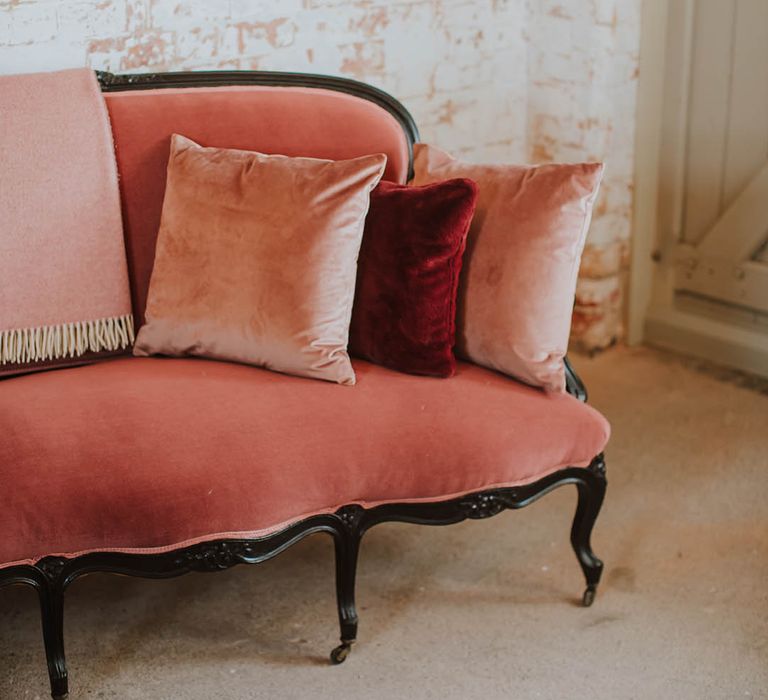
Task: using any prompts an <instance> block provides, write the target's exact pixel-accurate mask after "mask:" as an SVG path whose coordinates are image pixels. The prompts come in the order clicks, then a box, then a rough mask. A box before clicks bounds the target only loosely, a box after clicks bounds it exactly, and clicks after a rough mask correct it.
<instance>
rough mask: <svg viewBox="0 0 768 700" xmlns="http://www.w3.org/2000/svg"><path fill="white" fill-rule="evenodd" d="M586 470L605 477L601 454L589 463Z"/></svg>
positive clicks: (603, 461)
mask: <svg viewBox="0 0 768 700" xmlns="http://www.w3.org/2000/svg"><path fill="white" fill-rule="evenodd" d="M588 469H589V471H591V472H593V473H595V474H597V475H598V476H601V477H605V474H606V470H605V456H604V455H603V453H602V452H601V453H600V454H599V455H597V457H595V458H594V459H593V460H592V461H591V462H590V463H589V467H588Z"/></svg>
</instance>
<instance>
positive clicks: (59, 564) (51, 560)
mask: <svg viewBox="0 0 768 700" xmlns="http://www.w3.org/2000/svg"><path fill="white" fill-rule="evenodd" d="M66 563H67V560H66V559H64V558H62V557H46V558H45V559H41V560H40V561H39V562H37V564H36V566H37V568H38V569H40V571H42V572H43V575H44V576H45V578H47V579H48V581H49V582H51V583H55V582H56V581H58V580H59V578H60V576H61V572H62V571H63V570H64V566H65V565H66Z"/></svg>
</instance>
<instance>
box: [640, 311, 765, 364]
mask: <svg viewBox="0 0 768 700" xmlns="http://www.w3.org/2000/svg"><path fill="white" fill-rule="evenodd" d="M644 341H645V342H646V343H648V344H649V345H653V346H655V347H660V348H664V349H667V350H675V351H676V352H680V353H684V354H686V355H691V356H693V357H698V358H702V359H705V360H709V361H710V362H715V363H718V364H721V365H725V366H726V367H732V368H734V369H738V370H742V371H744V372H750V373H752V374H756V375H758V376H760V377H766V378H768V336H767V335H765V334H764V333H760V332H757V331H751V330H748V329H746V328H739V327H738V326H733V325H730V324H728V323H724V322H722V321H717V320H713V319H708V318H703V317H702V316H698V315H695V314H690V313H685V312H683V311H679V310H677V309H672V308H658V307H657V308H651V309H650V310H649V312H648V315H647V316H646V320H645V331H644Z"/></svg>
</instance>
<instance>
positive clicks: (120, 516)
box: [0, 357, 609, 565]
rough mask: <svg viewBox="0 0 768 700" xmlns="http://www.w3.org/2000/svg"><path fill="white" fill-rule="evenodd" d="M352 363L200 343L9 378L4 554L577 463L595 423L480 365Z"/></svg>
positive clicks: (510, 477) (140, 543)
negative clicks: (232, 352)
mask: <svg viewBox="0 0 768 700" xmlns="http://www.w3.org/2000/svg"><path fill="white" fill-rule="evenodd" d="M355 370H356V372H357V376H358V383H357V386H356V387H355V388H354V389H353V390H350V391H341V390H339V388H338V387H336V386H333V385H332V384H329V383H327V382H316V381H312V380H309V379H304V378H299V377H289V376H286V375H283V374H278V373H276V372H267V371H265V370H263V369H259V368H255V367H250V366H246V365H239V364H234V363H224V362H211V361H207V360H202V359H195V358H186V359H160V358H141V359H139V358H131V357H127V358H120V359H115V360H110V361H107V362H103V363H99V364H96V365H89V366H86V367H79V368H74V369H65V370H61V371H58V372H55V373H45V374H34V375H28V376H24V377H18V378H13V379H9V380H6V381H4V382H3V387H2V389H3V390H2V391H0V425H2V426H3V430H2V432H0V483H2V484H3V485H4V487H5V488H4V490H3V507H2V508H0V532H2V533H3V536H2V537H0V565H2V564H7V563H10V562H12V561H19V560H33V559H37V558H39V557H41V556H43V555H46V554H63V553H73V552H80V551H84V550H89V549H97V550H99V549H106V548H121V549H131V548H149V547H171V546H173V545H178V544H180V543H184V542H188V541H190V540H194V539H212V538H214V537H215V536H217V535H220V534H223V533H240V534H249V533H257V532H263V531H265V530H269V529H271V528H274V527H276V526H278V525H280V524H282V523H286V522H289V521H291V520H294V519H297V518H301V517H303V516H306V515H308V514H311V513H317V512H323V511H329V510H335V509H336V508H337V507H338V506H340V505H342V504H345V503H351V502H358V503H364V504H372V503H379V502H383V501H402V500H422V499H423V500H434V499H440V498H444V497H448V496H452V495H457V494H460V493H464V492H467V491H473V490H479V489H483V488H485V487H490V486H492V485H501V484H518V483H523V482H529V481H533V480H536V479H538V478H540V477H542V476H544V475H545V474H547V473H549V472H552V471H554V470H557V469H559V468H560V467H563V466H565V465H585V464H587V463H588V462H589V461H590V459H591V458H592V457H594V455H596V454H597V453H598V452H600V451H601V450H602V449H603V447H604V445H605V443H606V441H607V439H608V433H609V427H608V424H607V423H606V421H605V419H604V418H603V417H602V416H601V415H600V414H599V413H598V412H597V411H595V410H594V409H593V408H591V407H589V406H587V405H585V404H582V403H580V402H579V401H577V400H576V399H574V398H573V397H572V396H570V395H568V394H547V393H545V392H542V391H538V390H536V389H533V388H531V387H528V386H525V385H523V384H520V383H518V382H514V381H510V380H509V379H508V378H506V377H504V376H503V375H500V374H497V373H495V372H491V371H489V370H486V369H483V368H481V367H477V366H476V365H471V364H466V363H459V365H458V368H457V372H456V375H455V376H454V377H453V378H452V379H448V380H439V379H432V378H425V377H416V376H413V375H407V374H402V373H399V372H395V371H393V370H388V369H385V368H383V367H380V366H378V365H373V364H369V363H366V362H363V361H362V360H355Z"/></svg>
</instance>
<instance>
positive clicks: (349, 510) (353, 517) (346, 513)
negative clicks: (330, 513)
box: [336, 503, 365, 530]
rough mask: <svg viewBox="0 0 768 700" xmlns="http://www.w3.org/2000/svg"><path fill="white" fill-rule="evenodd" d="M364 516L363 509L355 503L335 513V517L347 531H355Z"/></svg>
mask: <svg viewBox="0 0 768 700" xmlns="http://www.w3.org/2000/svg"><path fill="white" fill-rule="evenodd" d="M363 515H365V508H363V507H362V506H361V505H358V504H357V503H353V504H351V505H348V506H343V507H341V508H339V509H338V510H337V511H336V516H337V517H338V518H339V519H340V520H341V522H342V523H344V527H346V528H347V529H348V530H356V529H357V527H358V525H360V521H361V520H362V519H363Z"/></svg>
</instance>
